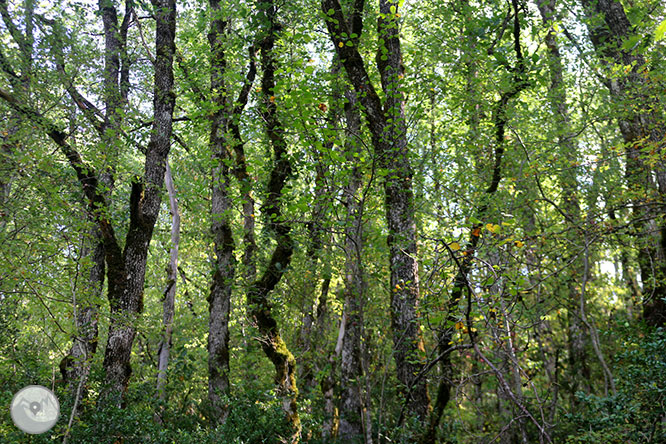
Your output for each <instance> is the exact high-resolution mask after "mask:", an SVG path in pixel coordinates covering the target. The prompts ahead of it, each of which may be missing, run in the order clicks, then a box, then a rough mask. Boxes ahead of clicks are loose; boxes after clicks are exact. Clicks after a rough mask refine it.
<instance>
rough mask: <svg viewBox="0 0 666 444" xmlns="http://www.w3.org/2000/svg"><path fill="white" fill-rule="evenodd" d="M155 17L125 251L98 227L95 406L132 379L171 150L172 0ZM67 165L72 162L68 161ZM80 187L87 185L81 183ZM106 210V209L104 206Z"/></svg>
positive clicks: (120, 394) (163, 1) (107, 229)
mask: <svg viewBox="0 0 666 444" xmlns="http://www.w3.org/2000/svg"><path fill="white" fill-rule="evenodd" d="M152 4H153V7H154V8H155V18H156V32H155V46H156V59H155V79H154V90H153V106H154V111H153V113H154V123H153V130H152V133H151V138H150V141H149V143H148V147H147V149H146V160H145V166H144V177H143V180H142V182H143V184H142V183H139V182H138V181H135V182H134V183H133V184H132V192H131V195H130V225H129V229H128V232H127V237H126V239H125V247H124V249H123V250H122V252H121V251H120V247H119V245H118V243H117V241H116V237H115V234H114V231H113V229H112V227H111V225H110V223H109V221H108V220H107V219H106V217H103V216H100V217H99V223H100V228H101V230H102V233H103V235H104V239H105V246H106V262H107V266H108V268H107V270H108V272H107V276H108V282H109V285H108V287H109V302H110V306H111V323H110V325H109V335H108V340H107V346H106V352H105V355H104V362H103V364H102V365H103V368H104V374H105V380H104V386H103V389H102V392H101V393H100V406H105V405H109V404H114V405H117V406H121V405H122V404H123V400H124V394H125V392H126V391H127V386H128V384H129V378H130V375H131V366H130V355H131V351H132V343H133V341H134V337H135V335H136V329H135V327H134V321H135V319H136V317H137V316H138V315H139V314H140V313H141V311H142V310H143V284H144V279H145V271H146V259H147V254H148V246H149V244H150V240H151V238H152V234H153V229H154V227H155V222H156V220H157V216H158V213H159V208H160V203H161V193H162V186H163V183H164V174H165V171H166V158H167V155H168V154H169V150H170V147H171V134H172V123H173V108H174V103H175V96H174V94H173V69H172V67H173V54H174V50H175V45H174V38H175V31H176V5H175V0H153V2H152ZM70 163H72V160H70ZM82 182H83V183H84V188H85V187H86V186H87V181H83V180H82ZM90 193H91V197H92V199H91V200H95V201H98V200H101V199H102V196H100V195H99V190H98V189H97V187H94V188H93V189H91V190H90ZM104 208H106V205H104Z"/></svg>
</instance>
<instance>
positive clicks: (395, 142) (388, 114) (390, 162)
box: [321, 0, 430, 420]
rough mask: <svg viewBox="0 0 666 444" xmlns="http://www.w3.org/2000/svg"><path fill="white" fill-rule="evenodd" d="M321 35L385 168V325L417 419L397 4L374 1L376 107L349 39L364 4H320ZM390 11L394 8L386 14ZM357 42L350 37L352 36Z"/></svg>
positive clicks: (420, 393) (414, 290)
mask: <svg viewBox="0 0 666 444" xmlns="http://www.w3.org/2000/svg"><path fill="white" fill-rule="evenodd" d="M321 5H322V10H323V12H324V14H326V16H327V17H326V26H327V28H328V34H329V37H330V39H331V41H332V42H333V45H334V46H335V50H336V53H337V55H338V57H339V58H340V60H341V63H342V65H343V66H344V68H345V71H346V72H347V77H348V79H349V81H350V83H351V84H352V86H353V87H354V90H355V92H356V94H357V96H358V99H359V102H360V103H361V105H362V106H363V111H364V113H365V117H366V120H367V122H368V127H369V129H370V133H371V135H372V144H373V146H374V149H375V154H376V155H377V157H378V158H379V160H380V165H381V167H382V168H384V169H385V172H386V174H385V175H384V176H383V177H384V182H383V186H384V206H385V213H386V223H387V227H388V231H389V235H388V237H387V243H388V246H389V264H390V271H391V277H390V289H391V326H392V331H393V344H394V345H393V349H394V357H395V362H396V372H397V377H398V380H399V381H400V384H401V390H402V392H403V394H404V395H405V396H406V397H407V399H406V401H405V402H406V405H407V407H408V411H409V413H410V415H412V416H415V417H418V418H420V419H421V420H424V419H425V418H426V416H427V414H428V412H429V409H430V398H429V396H428V390H427V385H426V381H425V380H424V379H423V378H420V379H419V378H417V377H416V375H417V374H418V373H419V370H420V369H421V368H422V367H423V363H424V356H423V355H424V352H423V341H422V338H421V336H420V331H419V328H420V327H419V326H420V322H419V319H418V302H419V276H418V262H417V254H418V253H417V247H416V224H415V222H414V193H413V188H412V175H413V172H412V168H411V165H410V163H409V150H408V147H407V132H406V122H405V99H404V97H403V94H402V92H401V90H400V85H401V80H402V78H403V76H404V69H403V66H402V52H401V48H400V38H399V34H398V17H397V8H398V2H393V1H390V0H380V2H379V10H380V13H381V16H380V18H379V19H378V25H377V29H378V34H379V37H380V42H383V43H381V44H380V46H379V48H378V53H377V67H378V69H379V72H380V75H381V83H382V89H383V91H384V95H385V99H384V103H382V101H381V99H380V98H379V95H378V94H377V92H376V90H375V87H374V85H373V84H372V83H371V82H370V79H369V76H368V74H367V72H366V68H365V66H364V62H363V58H362V56H361V54H360V53H359V51H358V48H357V46H356V45H355V44H354V42H353V40H354V38H352V37H351V36H353V35H354V34H358V35H360V34H361V33H360V32H356V33H355V32H354V31H353V30H354V29H361V28H362V26H361V24H362V20H363V7H364V1H363V0H357V1H355V2H354V5H353V6H352V11H351V13H350V14H348V17H345V14H344V13H343V11H342V6H341V5H340V2H339V1H338V0H322V3H321ZM392 8H395V9H394V11H395V12H392V13H391V10H392ZM356 38H357V37H356Z"/></svg>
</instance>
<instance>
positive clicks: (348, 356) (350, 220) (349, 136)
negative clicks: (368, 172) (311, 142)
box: [338, 90, 372, 442]
mask: <svg viewBox="0 0 666 444" xmlns="http://www.w3.org/2000/svg"><path fill="white" fill-rule="evenodd" d="M345 97H346V99H347V101H346V103H345V116H346V121H347V128H346V131H345V133H346V142H345V154H346V157H347V160H348V161H349V162H352V163H355V162H357V161H356V158H357V157H358V153H359V152H360V148H361V147H360V144H359V143H358V142H357V140H356V137H357V136H358V135H359V134H361V116H360V113H359V110H358V99H357V98H356V94H355V93H354V92H353V91H349V90H348V91H347V92H346V94H345ZM355 154H356V156H355ZM362 181H363V171H362V169H361V167H360V166H359V165H357V164H353V165H352V168H351V171H350V172H349V178H348V182H347V183H346V184H345V187H344V189H343V199H344V202H345V206H346V208H347V223H346V225H345V242H344V249H345V280H344V282H345V290H344V295H345V299H344V307H343V317H342V320H341V322H342V323H343V324H344V327H343V329H344V330H343V331H344V335H343V339H342V347H341V353H340V424H339V430H338V436H339V438H340V439H341V440H343V441H344V442H360V441H362V440H363V438H364V437H365V436H368V437H371V436H372V434H371V432H370V429H371V426H370V424H369V423H366V421H365V420H366V418H365V414H366V411H367V406H366V403H365V400H366V399H365V395H364V388H365V384H364V376H363V365H362V350H361V346H362V345H361V340H362V337H363V306H364V302H365V298H366V284H365V278H364V272H363V205H364V202H363V196H362V194H361V193H360V192H359V190H360V188H361V185H362Z"/></svg>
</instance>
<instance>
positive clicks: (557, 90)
mask: <svg viewBox="0 0 666 444" xmlns="http://www.w3.org/2000/svg"><path fill="white" fill-rule="evenodd" d="M537 6H538V8H539V12H540V13H541V18H542V20H543V23H544V25H546V26H547V27H548V34H546V39H545V43H546V48H547V49H548V62H549V71H550V86H549V91H548V96H549V100H550V107H551V109H552V111H553V115H554V117H555V129H556V138H557V144H558V146H559V152H560V156H561V157H562V158H564V159H567V161H573V160H575V159H576V158H577V157H578V149H577V147H576V146H575V143H574V137H573V135H572V131H571V124H570V121H571V119H570V117H569V107H568V104H567V92H566V87H565V85H564V78H563V64H562V57H561V55H560V50H559V46H558V43H557V34H556V32H555V30H554V29H553V28H552V26H553V21H554V20H555V0H540V1H539V2H538V5H537ZM559 176H560V177H559V182H560V186H561V188H562V196H563V198H562V199H563V202H562V210H563V212H564V216H565V218H566V220H565V223H567V224H568V225H569V230H568V241H569V245H574V246H575V245H577V244H579V240H580V234H581V233H580V230H581V225H582V224H581V219H580V204H579V201H578V196H577V193H578V179H577V177H576V170H575V169H573V168H563V169H562V171H561V172H560V174H559ZM576 250H578V248H576ZM577 254H578V251H573V252H572V253H570V255H577ZM582 273H583V264H582V261H581V260H580V259H578V258H577V259H575V260H574V261H573V262H572V263H571V264H570V266H569V268H568V269H567V270H565V283H564V285H565V287H566V288H565V291H566V292H567V297H566V300H567V322H568V335H567V342H568V349H569V367H568V368H569V380H570V381H569V394H570V399H571V405H572V406H576V405H577V396H576V392H578V390H579V386H580V385H582V386H583V387H584V388H585V391H586V392H588V393H589V392H590V381H591V379H590V376H591V375H590V368H589V366H588V363H587V352H586V348H587V344H588V343H589V340H588V338H587V334H586V332H585V326H584V324H583V321H582V313H581V310H580V299H579V290H578V288H579V287H578V278H579V276H581V275H582ZM583 302H584V301H583Z"/></svg>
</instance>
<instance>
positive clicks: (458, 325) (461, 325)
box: [455, 321, 465, 330]
mask: <svg viewBox="0 0 666 444" xmlns="http://www.w3.org/2000/svg"><path fill="white" fill-rule="evenodd" d="M455 327H456V330H462V329H463V328H465V324H463V321H458V322H456V325H455Z"/></svg>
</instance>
